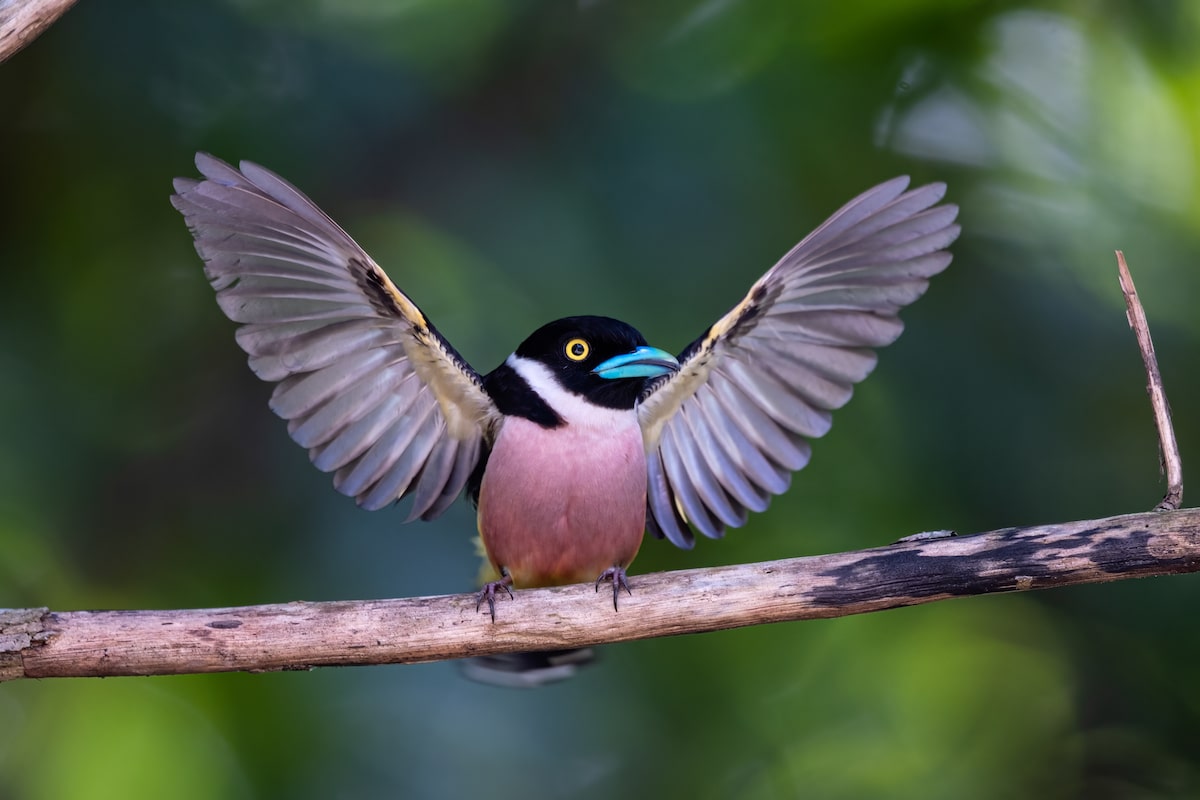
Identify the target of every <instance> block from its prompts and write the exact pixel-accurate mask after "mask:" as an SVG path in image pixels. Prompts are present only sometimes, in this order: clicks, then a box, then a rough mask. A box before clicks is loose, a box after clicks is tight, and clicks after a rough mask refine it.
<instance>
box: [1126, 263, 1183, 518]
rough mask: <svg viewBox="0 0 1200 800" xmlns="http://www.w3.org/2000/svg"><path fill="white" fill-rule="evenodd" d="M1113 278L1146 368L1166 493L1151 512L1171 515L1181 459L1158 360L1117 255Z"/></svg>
mask: <svg viewBox="0 0 1200 800" xmlns="http://www.w3.org/2000/svg"><path fill="white" fill-rule="evenodd" d="M1117 278H1118V280H1120V282H1121V292H1122V293H1123V294H1124V295H1125V307H1126V311H1125V316H1126V318H1127V319H1128V320H1129V327H1130V328H1132V329H1133V335H1134V336H1136V337H1137V343H1138V349H1139V350H1141V352H1142V363H1143V364H1144V365H1145V366H1146V392H1147V393H1148V394H1149V395H1150V406H1151V407H1152V408H1153V409H1154V425H1155V427H1157V428H1158V446H1159V456H1160V458H1161V459H1162V468H1163V471H1164V472H1165V473H1166V475H1167V493H1166V495H1165V496H1164V497H1163V499H1162V500H1161V501H1160V502H1159V504H1158V505H1157V506H1155V508H1156V509H1157V510H1158V511H1173V510H1175V509H1177V508H1179V506H1180V505H1181V504H1182V503H1183V459H1181V458H1180V457H1179V444H1178V443H1177V442H1176V441H1175V426H1174V425H1172V424H1171V408H1170V406H1168V405H1167V393H1166V390H1165V389H1163V379H1162V373H1161V372H1159V371H1158V357H1157V356H1155V355H1154V340H1152V339H1151V338H1150V323H1149V322H1147V320H1146V312H1145V310H1144V309H1143V308H1142V301H1141V298H1139V297H1138V293H1137V288H1136V287H1135V286H1134V285H1133V276H1132V275H1130V274H1129V265H1127V264H1126V263H1125V254H1124V253H1122V252H1121V251H1120V250H1118V251H1117Z"/></svg>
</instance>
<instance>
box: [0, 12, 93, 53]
mask: <svg viewBox="0 0 1200 800" xmlns="http://www.w3.org/2000/svg"><path fill="white" fill-rule="evenodd" d="M73 5H75V0H10V1H9V2H5V0H0V62H2V61H4V60H6V59H7V58H9V57H10V56H12V55H13V54H14V53H16V52H17V51H19V50H20V49H21V48H22V47H25V46H26V45H27V44H29V43H30V42H32V41H33V40H34V39H36V38H37V37H39V36H41V35H42V33H43V32H44V31H45V30H46V29H47V28H49V27H50V26H51V25H53V24H54V22H55V20H57V19H58V18H59V17H61V16H62V15H63V14H65V13H66V11H67V9H69V8H70V7H71V6H73Z"/></svg>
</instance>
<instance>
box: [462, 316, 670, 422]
mask: <svg viewBox="0 0 1200 800" xmlns="http://www.w3.org/2000/svg"><path fill="white" fill-rule="evenodd" d="M522 362H535V363H536V364H537V365H540V366H541V367H545V370H530V369H526V368H522V367H521V363H522ZM676 369H678V364H677V363H676V361H675V359H674V357H672V356H671V355H670V354H669V353H665V352H663V351H662V350H657V349H655V348H652V347H648V346H647V345H646V339H645V338H644V337H643V336H642V335H641V334H640V333H638V332H637V329H636V328H634V327H632V326H631V325H626V324H625V323H624V322H619V321H617V320H615V319H610V318H609V317H592V316H584V317H566V318H564V319H559V320H555V321H554V322H551V323H548V324H546V325H543V326H542V327H540V328H538V329H537V330H536V331H534V332H533V333H532V334H530V336H529V338H527V339H526V340H525V341H524V342H522V343H521V346H520V347H518V348H517V350H516V352H515V353H513V355H512V356H511V357H510V358H509V359H508V360H507V361H506V362H505V363H504V364H502V365H501V366H500V367H498V368H497V369H496V370H495V371H493V372H492V373H491V374H490V375H489V376H488V378H487V379H486V380H485V386H486V388H487V389H488V391H489V393H490V394H491V395H492V397H493V399H494V400H495V401H496V403H497V405H498V406H499V407H500V410H501V412H502V413H506V414H517V415H519V416H525V417H528V418H530V419H534V420H535V421H538V422H541V423H542V424H548V423H553V424H558V423H560V422H561V414H559V413H550V412H552V411H553V412H558V411H559V409H555V408H554V403H553V398H552V394H553V392H552V388H559V389H563V390H566V391H567V392H569V393H570V394H572V395H576V396H578V397H582V398H584V399H585V400H587V401H588V402H589V403H590V404H592V405H596V406H601V407H603V408H615V409H631V408H633V407H634V406H635V405H636V404H637V400H638V397H639V396H640V395H641V392H642V389H643V388H644V387H645V385H646V381H647V380H649V379H650V378H652V377H656V376H659V375H664V374H666V373H668V372H673V371H675V370H676ZM518 371H520V372H523V373H526V374H524V375H522V376H519V375H518V374H517V373H518ZM535 372H536V373H537V375H534V374H533V373H535ZM546 373H548V374H549V379H550V380H552V381H553V384H554V387H550V386H546V385H541V386H539V385H538V379H537V377H538V375H544V374H546ZM541 381H542V383H543V384H544V383H545V381H546V378H542V379H541ZM535 409H539V410H535ZM556 418H557V422H556Z"/></svg>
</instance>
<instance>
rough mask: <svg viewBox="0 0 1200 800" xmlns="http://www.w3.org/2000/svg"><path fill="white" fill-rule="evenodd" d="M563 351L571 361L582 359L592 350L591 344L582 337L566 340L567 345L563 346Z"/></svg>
mask: <svg viewBox="0 0 1200 800" xmlns="http://www.w3.org/2000/svg"><path fill="white" fill-rule="evenodd" d="M563 352H564V353H566V354H567V358H569V359H571V360H572V361H583V360H584V359H585V358H587V357H588V353H590V352H592V346H591V345H590V344H588V343H587V342H586V341H585V340H583V339H572V340H571V341H569V342H567V346H566V347H564V348H563Z"/></svg>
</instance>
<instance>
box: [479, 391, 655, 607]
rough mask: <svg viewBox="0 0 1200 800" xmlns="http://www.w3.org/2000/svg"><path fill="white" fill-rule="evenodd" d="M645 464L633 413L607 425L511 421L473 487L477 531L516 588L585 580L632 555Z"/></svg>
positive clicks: (642, 521)
mask: <svg viewBox="0 0 1200 800" xmlns="http://www.w3.org/2000/svg"><path fill="white" fill-rule="evenodd" d="M645 525H646V461H645V455H644V451H643V449H642V434H641V429H640V428H639V427H638V424H637V418H636V416H635V414H633V413H632V412H630V413H629V415H628V418H627V420H626V419H625V418H624V417H622V419H621V421H620V423H619V424H617V425H615V426H606V427H604V428H595V427H583V426H574V425H566V426H564V427H561V428H555V429H553V430H547V429H546V428H543V427H541V426H539V425H537V424H535V423H533V422H529V421H528V420H524V419H521V418H510V419H508V420H506V421H505V423H504V427H503V428H502V429H501V431H500V434H499V436H498V438H497V440H496V443H495V446H494V447H493V448H492V454H491V457H490V458H489V459H488V464H487V469H486V471H485V472H484V476H483V485H482V486H481V487H480V493H479V533H480V536H481V537H482V539H483V544H484V547H485V548H487V551H488V557H489V558H490V559H491V561H492V564H493V565H494V566H496V567H497V568H499V567H504V568H506V569H508V571H509V574H510V575H512V577H513V583H514V585H516V586H526V587H528V586H550V585H556V584H562V583H577V582H582V581H592V580H595V579H596V578H597V577H599V575H600V573H601V572H603V571H604V570H605V569H608V568H609V567H612V566H621V567H627V566H629V564H630V563H631V562H632V561H633V558H634V556H636V555H637V551H638V547H639V546H640V545H641V542H642V533H643V531H644V529H645Z"/></svg>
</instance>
